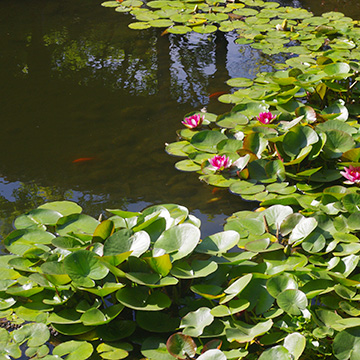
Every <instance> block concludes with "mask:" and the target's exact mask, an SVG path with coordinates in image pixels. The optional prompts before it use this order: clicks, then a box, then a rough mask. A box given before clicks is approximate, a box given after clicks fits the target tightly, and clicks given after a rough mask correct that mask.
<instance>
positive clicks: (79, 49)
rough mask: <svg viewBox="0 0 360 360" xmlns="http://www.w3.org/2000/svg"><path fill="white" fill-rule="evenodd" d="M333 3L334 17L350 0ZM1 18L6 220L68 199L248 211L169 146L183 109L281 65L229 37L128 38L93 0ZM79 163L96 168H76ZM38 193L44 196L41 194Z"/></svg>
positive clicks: (138, 34)
mask: <svg viewBox="0 0 360 360" xmlns="http://www.w3.org/2000/svg"><path fill="white" fill-rule="evenodd" d="M281 3H282V4H283V5H290V6H299V5H303V6H306V7H307V6H311V7H313V6H314V8H315V7H316V9H318V6H321V4H320V5H319V4H312V3H311V4H310V2H309V1H306V0H304V1H301V2H300V1H282V2H281ZM319 3H320V2H319ZM326 3H327V5H326V6H327V7H328V9H329V10H332V9H334V8H335V7H336V6H337V7H339V6H340V4H344V5H345V4H347V5H348V4H349V1H345V0H344V1H339V0H336V1H327V2H326ZM354 3H355V5H356V3H357V2H356V1H355V2H354V1H353V2H352V4H354ZM356 6H358V5H356ZM349 9H352V7H351V6H349ZM324 10H325V9H324ZM339 10H340V11H344V9H340V8H339ZM0 11H1V13H2V14H4V19H3V21H2V22H1V23H0V46H1V49H2V52H1V53H0V77H1V78H2V80H3V81H2V82H3V84H7V86H3V87H2V88H1V89H0V96H1V97H2V98H3V99H6V102H5V103H4V104H3V107H2V134H3V138H2V147H3V149H6V150H7V151H6V153H4V155H3V157H2V159H1V162H0V174H2V176H3V177H4V178H5V179H6V181H5V180H4V181H3V182H2V183H1V182H0V194H2V193H3V192H4V191H7V190H6V189H9V188H8V187H7V186H9V185H8V184H6V183H9V182H10V184H12V185H13V186H14V187H15V189H12V191H13V195H11V196H10V197H4V198H2V199H0V202H1V204H2V211H3V213H2V214H1V215H2V216H1V217H2V218H3V219H6V218H12V217H13V215H15V214H16V213H23V212H24V211H26V210H27V209H32V208H34V207H36V204H38V203H39V202H43V201H46V200H54V199H61V198H72V199H74V200H77V201H79V202H80V203H81V204H82V205H84V207H86V208H87V212H88V213H90V214H93V215H96V214H98V213H99V211H101V209H104V208H106V207H114V206H118V207H121V206H124V207H125V208H129V207H133V208H132V209H133V210H140V209H142V208H143V207H144V205H146V204H152V203H166V202H178V203H181V204H183V205H185V206H187V207H188V208H190V209H191V210H193V211H197V212H199V211H201V212H202V213H203V214H205V217H206V218H207V219H210V218H211V217H216V216H219V215H221V219H223V218H224V216H226V215H230V214H231V213H233V212H235V211H237V210H240V208H241V207H246V206H252V205H248V204H246V203H242V202H241V201H240V200H239V198H237V197H234V196H232V195H229V194H228V193H227V192H221V191H220V192H219V193H214V194H213V193H212V192H211V190H210V189H209V188H208V187H206V186H201V185H199V183H198V180H197V179H196V177H195V176H194V177H193V176H188V174H182V173H179V172H177V171H176V170H175V169H173V164H174V162H175V161H176V160H174V159H172V158H171V157H169V156H168V155H166V154H165V153H164V150H163V148H164V143H165V142H172V141H174V139H175V136H176V135H175V130H176V129H177V128H179V127H180V126H181V125H180V121H181V120H182V116H183V115H184V114H186V113H187V112H189V111H191V110H194V109H200V108H202V107H203V106H206V107H207V108H208V111H211V112H215V113H221V112H224V111H226V109H228V107H227V106H226V105H223V104H220V103H218V102H216V100H215V99H209V95H210V94H212V93H216V92H221V91H229V90H230V88H229V87H228V86H227V85H226V84H225V81H226V80H227V79H229V78H231V77H250V78H251V77H253V76H254V75H255V73H257V72H260V71H264V70H266V71H269V70H270V69H271V67H272V66H273V65H274V64H275V62H276V61H277V60H278V59H277V58H276V57H274V56H271V57H269V56H264V55H263V54H262V53H261V52H259V51H258V50H254V49H252V48H251V47H250V46H248V45H237V44H235V43H234V40H235V38H236V34H234V33H215V34H210V35H198V34H187V35H185V36H181V35H169V34H167V35H164V36H161V30H159V29H149V30H145V31H133V30H129V29H128V27H127V25H128V23H129V22H130V21H131V17H130V15H124V14H118V13H115V12H112V11H109V9H106V8H102V7H101V6H100V3H99V1H98V0H96V1H95V0H91V1H88V0H87V1H85V0H84V1H83V0H78V1H76V2H74V1H70V0H64V1H62V2H48V1H46V0H36V1H32V2H31V3H28V2H21V1H19V2H16V3H14V2H13V1H11V0H4V1H2V2H1V4H0ZM78 157H94V158H96V161H93V162H89V163H88V164H79V166H75V165H74V164H72V161H73V160H74V159H76V158H78ZM39 189H47V190H46V191H43V194H44V195H38V193H39ZM40 192H41V191H40ZM214 202H215V203H216V206H214ZM90 203H93V204H92V205H91V204H90ZM197 216H199V214H197ZM6 221H7V220H5V222H6ZM212 232H215V231H212Z"/></svg>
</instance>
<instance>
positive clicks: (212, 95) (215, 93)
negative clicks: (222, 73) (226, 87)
mask: <svg viewBox="0 0 360 360" xmlns="http://www.w3.org/2000/svg"><path fill="white" fill-rule="evenodd" d="M224 94H226V91H217V92H214V93H212V94H211V95H209V98H210V99H211V98H218V97H219V96H220V95H224Z"/></svg>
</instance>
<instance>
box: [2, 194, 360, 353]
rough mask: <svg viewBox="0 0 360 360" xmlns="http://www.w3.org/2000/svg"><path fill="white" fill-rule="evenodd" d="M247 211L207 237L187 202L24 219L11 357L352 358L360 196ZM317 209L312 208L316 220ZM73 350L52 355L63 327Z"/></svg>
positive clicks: (69, 206) (5, 260)
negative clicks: (53, 339) (53, 336)
mask: <svg viewBox="0 0 360 360" xmlns="http://www.w3.org/2000/svg"><path fill="white" fill-rule="evenodd" d="M311 206H312V208H311V209H310V210H311V212H304V211H302V212H296V211H294V210H293V207H291V206H285V205H280V204H276V205H271V206H269V207H267V208H266V209H265V208H260V209H258V211H240V212H237V213H235V214H233V215H232V216H231V217H230V218H228V219H227V223H226V224H225V228H224V231H222V232H219V233H216V234H213V235H210V236H207V237H205V238H201V233H200V230H199V226H200V221H199V220H198V219H197V218H195V217H194V216H192V215H190V214H189V212H188V210H187V209H186V208H185V207H183V206H179V205H174V204H165V205H157V206H152V207H149V208H147V209H145V210H144V211H142V212H136V213H134V212H128V211H122V210H118V209H113V210H108V211H109V213H110V215H112V216H110V217H109V218H108V219H106V220H103V221H99V220H97V219H95V218H93V217H91V216H88V215H85V214H82V213H81V208H80V207H79V206H78V205H76V204H74V203H71V202H53V203H48V204H45V205H42V206H40V207H39V208H37V209H35V210H33V211H30V212H29V213H27V214H24V215H21V216H19V217H18V218H17V219H16V220H15V222H14V226H15V230H14V231H13V232H11V233H10V234H9V235H8V236H7V237H6V239H5V241H4V243H5V246H6V248H7V250H8V251H9V254H8V255H3V256H2V257H1V258H0V271H1V274H2V277H1V281H0V285H1V300H0V314H1V317H2V318H6V319H8V320H9V321H10V322H12V323H13V324H17V325H22V326H21V327H20V328H19V329H18V330H14V331H12V332H10V333H8V332H7V331H6V330H1V332H0V339H1V344H2V346H1V348H0V353H1V355H2V356H3V357H4V358H10V357H12V358H15V359H16V358H19V357H20V356H21V354H22V352H21V350H20V349H21V348H20V346H21V345H24V344H26V345H27V348H26V356H28V357H31V358H34V359H45V360H54V359H59V358H61V357H62V356H67V357H66V358H68V359H91V358H94V359H95V358H103V359H123V358H129V359H139V358H140V357H141V356H144V357H146V358H147V359H149V360H157V359H164V360H171V359H173V358H174V357H175V358H177V359H195V358H197V359H201V360H210V359H212V360H225V359H241V358H246V359H250V360H251V359H262V360H264V359H265V360H267V359H269V360H270V359H274V358H280V359H289V360H290V359H300V358H301V357H302V356H307V357H310V358H311V356H320V357H324V358H326V357H329V356H330V357H331V356H332V354H333V355H335V357H336V358H337V359H340V360H346V359H349V356H348V355H349V354H350V353H353V354H354V355H353V356H355V355H356V356H360V353H359V351H358V348H357V347H355V349H353V342H354V341H355V342H357V341H358V339H359V329H360V322H359V319H358V316H359V314H360V310H359V309H360V307H359V306H360V305H359V304H360V295H359V294H357V291H358V288H359V287H360V275H359V270H358V264H359V260H360V256H359V253H360V245H359V239H358V237H357V233H358V231H359V230H360V225H359V212H358V207H359V206H360V195H358V194H356V193H355V192H351V191H350V192H349V191H347V190H346V188H344V187H331V188H329V189H328V190H327V192H326V193H324V195H323V198H322V199H321V201H319V202H318V203H315V202H313V203H312V204H311ZM308 210H309V209H308ZM50 325H51V327H52V328H53V329H54V330H56V331H57V332H58V333H60V335H59V336H62V337H60V339H61V340H62V341H61V342H60V344H59V345H57V346H56V347H55V348H54V349H53V350H50V348H49V345H48V341H49V339H50V331H49V328H48V327H49V326H50Z"/></svg>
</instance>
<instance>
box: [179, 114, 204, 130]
mask: <svg viewBox="0 0 360 360" xmlns="http://www.w3.org/2000/svg"><path fill="white" fill-rule="evenodd" d="M203 121H204V115H203V116H200V115H199V114H195V115H191V116H189V117H187V118H185V119H184V121H182V123H183V124H184V125H185V126H186V127H187V128H188V129H195V128H197V127H198V126H200V125H201V124H202V123H203Z"/></svg>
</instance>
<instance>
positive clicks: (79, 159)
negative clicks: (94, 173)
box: [73, 157, 95, 164]
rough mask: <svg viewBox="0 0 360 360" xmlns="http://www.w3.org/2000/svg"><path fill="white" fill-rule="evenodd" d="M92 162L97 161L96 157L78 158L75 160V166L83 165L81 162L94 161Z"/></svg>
mask: <svg viewBox="0 0 360 360" xmlns="http://www.w3.org/2000/svg"><path fill="white" fill-rule="evenodd" d="M92 160H95V158H94V157H84V158H78V159H75V160H73V164H75V163H81V162H85V161H92Z"/></svg>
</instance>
